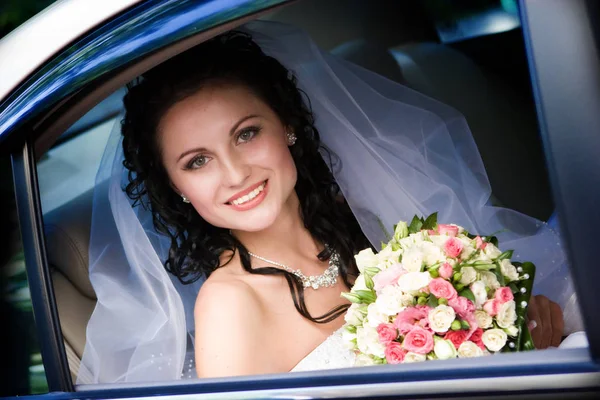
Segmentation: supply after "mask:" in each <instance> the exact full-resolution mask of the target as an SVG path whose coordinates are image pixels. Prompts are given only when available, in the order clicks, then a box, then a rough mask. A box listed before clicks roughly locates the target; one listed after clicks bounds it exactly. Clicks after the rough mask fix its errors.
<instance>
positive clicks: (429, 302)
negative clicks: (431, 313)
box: [427, 295, 439, 308]
mask: <svg viewBox="0 0 600 400" xmlns="http://www.w3.org/2000/svg"><path fill="white" fill-rule="evenodd" d="M427 305H428V306H429V307H431V308H436V307H437V306H438V305H439V303H438V299H437V297H435V296H434V295H431V296H429V298H428V300H427Z"/></svg>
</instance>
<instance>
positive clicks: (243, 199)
mask: <svg viewBox="0 0 600 400" xmlns="http://www.w3.org/2000/svg"><path fill="white" fill-rule="evenodd" d="M264 188H265V183H263V184H262V185H260V186H259V187H257V188H256V189H254V190H253V191H251V192H250V193H248V194H247V195H245V196H242V197H240V198H239V199H235V200H233V201H232V202H231V203H233V204H235V205H236V206H238V205H240V204H244V203H245V202H247V201H249V200H252V199H253V198H255V197H256V196H258V194H259V193H260V192H262V191H263V189H264Z"/></svg>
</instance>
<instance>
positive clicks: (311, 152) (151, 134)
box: [122, 32, 369, 323]
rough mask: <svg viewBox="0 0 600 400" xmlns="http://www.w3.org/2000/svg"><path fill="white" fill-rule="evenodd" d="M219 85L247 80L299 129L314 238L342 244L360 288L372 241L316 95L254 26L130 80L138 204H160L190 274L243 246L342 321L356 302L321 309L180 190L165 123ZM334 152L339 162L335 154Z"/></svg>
mask: <svg viewBox="0 0 600 400" xmlns="http://www.w3.org/2000/svg"><path fill="white" fill-rule="evenodd" d="M215 83H232V84H241V85H245V86H246V87H247V88H249V89H250V90H251V91H252V92H253V93H254V94H255V95H256V96H257V97H259V98H260V99H261V100H262V101H264V102H265V103H266V104H267V105H269V106H270V107H271V109H272V110H273V111H274V112H275V113H276V114H277V116H278V117H279V119H280V120H281V121H282V123H283V124H284V125H285V126H289V127H291V128H292V129H293V131H294V132H296V135H297V142H296V144H295V145H294V146H292V147H291V148H290V151H291V154H292V157H293V160H294V163H295V165H296V169H297V176H298V178H297V183H296V186H295V190H296V193H297V195H298V198H299V200H300V209H301V210H300V211H301V216H302V219H303V223H304V226H305V227H306V229H308V231H309V232H310V233H311V235H312V236H313V238H314V239H316V240H318V241H319V242H320V243H326V244H328V245H329V247H325V250H323V251H322V252H321V253H320V254H319V255H318V258H319V259H320V260H321V261H325V260H327V259H328V258H329V257H330V255H331V251H332V250H335V251H337V252H338V254H339V255H340V259H341V264H342V265H341V268H340V275H341V277H342V279H343V281H344V284H345V285H346V286H347V287H348V288H350V282H349V279H348V277H349V274H350V275H355V274H356V265H355V263H354V257H353V255H354V254H355V253H356V252H357V251H358V250H360V249H362V248H364V247H367V246H369V243H368V241H367V239H366V238H365V236H364V235H363V233H362V231H361V230H360V227H359V226H358V223H357V221H356V219H355V218H354V216H353V214H352V212H351V211H350V208H349V207H348V206H347V204H346V203H345V202H343V201H342V202H340V200H339V197H340V196H339V195H340V189H339V187H338V185H337V183H336V182H335V180H334V178H333V175H332V173H331V171H330V169H329V168H328V166H327V164H326V162H325V161H324V159H323V157H322V156H321V153H320V152H319V151H320V150H325V149H323V148H322V147H321V144H320V137H319V132H318V130H317V128H316V127H315V126H314V116H313V114H312V111H311V109H310V102H309V101H308V99H307V101H306V102H305V101H304V97H306V96H304V93H303V92H302V91H300V90H299V89H298V87H297V82H296V78H295V77H294V76H293V74H292V73H290V71H288V70H287V69H286V68H285V67H284V66H283V65H281V63H279V62H278V61H277V60H276V59H274V58H273V57H269V56H267V55H266V54H264V53H263V52H262V50H261V49H260V47H259V46H258V45H257V44H256V43H255V42H254V41H253V40H252V38H251V37H250V35H248V34H246V33H242V32H228V33H225V34H222V35H219V36H217V37H215V38H213V39H211V40H208V41H206V42H204V43H202V44H200V45H198V46H196V47H194V48H192V49H190V50H188V51H186V52H184V53H182V54H180V55H178V56H176V57H174V58H172V59H170V60H168V61H166V62H164V63H162V64H161V65H159V66H157V67H155V68H153V69H152V70H150V71H148V72H147V73H145V74H144V75H143V76H142V77H141V78H138V79H137V80H136V81H135V82H133V83H132V84H130V85H129V86H128V92H127V94H126V95H125V97H124V104H125V110H126V113H125V117H124V119H123V121H122V133H123V150H124V155H125V160H124V162H123V164H124V165H125V167H126V168H127V169H128V171H129V183H128V184H127V185H126V187H125V188H124V190H125V191H126V193H127V195H128V196H129V197H130V198H131V199H132V200H133V201H134V205H139V204H141V205H142V206H144V207H146V208H148V209H149V210H150V211H151V213H152V217H153V222H154V226H155V227H156V229H157V230H158V231H159V232H161V233H162V234H165V235H167V236H168V237H169V238H170V240H171V247H170V250H169V256H168V258H167V260H166V261H165V268H166V269H167V271H168V272H170V273H172V274H174V275H175V276H176V277H177V278H178V279H179V280H180V281H181V282H183V283H191V282H194V281H195V280H197V279H199V278H200V277H202V276H208V275H210V273H211V272H212V271H214V270H215V269H217V268H219V267H220V266H221V264H220V257H221V255H222V254H223V252H224V251H227V250H229V251H231V252H232V254H234V253H235V251H239V254H240V259H241V263H242V266H243V268H244V269H245V270H246V271H247V272H249V273H252V274H262V275H282V276H284V277H285V279H286V280H287V282H288V285H289V288H290V291H291V294H292V298H293V300H294V305H295V307H296V309H297V310H298V312H299V313H300V314H301V315H302V316H304V317H305V318H307V319H309V320H311V321H313V322H318V323H326V322H329V321H332V320H334V319H336V318H337V317H339V316H340V315H341V314H343V313H344V312H345V310H346V309H347V307H348V306H347V305H340V306H338V307H335V308H334V309H332V310H330V311H329V312H327V313H326V314H324V315H321V316H319V317H313V316H311V315H310V313H309V312H308V310H307V308H306V304H305V302H304V288H303V286H302V283H301V281H300V280H299V279H298V278H297V277H296V276H294V275H293V274H291V273H289V272H286V271H284V270H281V269H278V268H274V267H263V268H255V269H253V268H252V267H251V262H250V256H249V254H248V250H247V249H246V248H245V247H244V245H243V244H242V243H241V242H240V241H238V240H237V239H236V238H235V237H234V236H233V235H232V234H231V233H230V232H229V230H227V229H224V228H219V227H215V226H212V225H210V224H209V223H208V222H206V221H205V220H204V219H202V217H201V216H200V215H199V214H198V213H197V212H196V210H195V209H194V208H193V207H192V206H191V205H190V204H186V203H183V202H182V201H181V197H180V196H179V195H178V193H176V192H175V191H174V190H173V188H172V186H171V184H170V180H169V177H168V175H167V172H166V170H165V168H164V166H163V165H162V162H161V156H160V149H159V145H158V140H157V134H156V132H157V127H158V126H159V123H160V121H161V118H162V117H163V116H164V115H165V113H166V112H167V110H168V109H169V108H170V107H172V106H173V105H174V104H175V103H177V102H179V101H181V100H183V99H185V98H187V97H189V96H191V95H193V94H194V93H196V92H197V91H198V90H201V89H202V88H203V87H206V86H207V85H210V84H215ZM325 154H327V155H328V157H327V159H328V162H329V164H330V165H331V162H332V160H333V159H332V155H331V153H328V152H326V151H325ZM232 257H233V256H232ZM230 260H231V259H230ZM230 260H229V261H230ZM229 261H228V262H229Z"/></svg>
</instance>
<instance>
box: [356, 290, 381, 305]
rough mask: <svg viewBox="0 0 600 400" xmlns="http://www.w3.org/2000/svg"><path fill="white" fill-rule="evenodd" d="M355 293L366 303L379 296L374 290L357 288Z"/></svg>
mask: <svg viewBox="0 0 600 400" xmlns="http://www.w3.org/2000/svg"><path fill="white" fill-rule="evenodd" d="M354 293H355V294H356V295H357V296H358V297H360V299H361V300H362V303H365V304H371V303H373V302H374V301H375V300H376V299H377V296H375V293H373V291H372V290H357V291H355V292H354Z"/></svg>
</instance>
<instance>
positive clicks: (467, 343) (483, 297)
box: [342, 213, 535, 365]
mask: <svg viewBox="0 0 600 400" xmlns="http://www.w3.org/2000/svg"><path fill="white" fill-rule="evenodd" d="M497 246H498V241H497V239H496V238H495V237H494V236H489V237H480V236H475V235H472V234H469V233H468V232H467V231H466V230H465V229H463V228H462V227H460V226H457V225H443V224H438V223H437V213H436V214H432V215H431V216H429V217H428V218H427V219H423V218H418V217H415V218H413V220H412V222H411V223H410V224H409V225H408V224H407V223H405V222H399V223H398V224H397V225H396V226H395V227H394V235H393V238H391V240H390V241H389V242H388V243H387V244H382V250H381V251H380V252H379V253H377V254H375V253H374V252H373V251H372V250H371V249H365V250H362V251H361V252H360V253H358V254H357V255H356V256H355V258H356V263H357V265H358V269H359V271H360V275H359V276H358V278H357V279H356V282H355V284H354V286H353V288H352V289H351V291H350V292H349V293H342V296H344V297H345V298H347V299H348V300H350V301H351V302H352V305H351V306H350V308H349V309H348V312H347V313H346V316H345V320H346V324H345V330H344V334H343V338H344V341H345V343H346V344H347V346H348V347H349V348H350V349H351V350H354V351H355V353H356V354H357V357H356V365H372V364H399V363H406V362H416V361H425V360H435V359H440V360H441V359H449V358H455V357H477V356H483V355H488V354H493V353H497V352H500V351H519V350H528V349H532V348H533V343H532V341H531V336H530V334H529V330H528V329H527V327H526V325H525V315H526V311H527V302H528V301H529V295H530V291H531V286H532V284H533V275H534V273H535V266H534V265H533V264H532V263H530V262H523V263H518V262H513V261H511V259H510V258H511V257H512V251H511V250H508V251H504V252H501V251H500V250H499V249H498V247H497Z"/></svg>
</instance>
